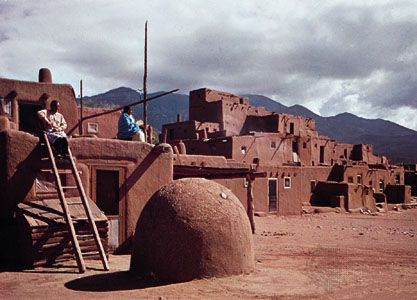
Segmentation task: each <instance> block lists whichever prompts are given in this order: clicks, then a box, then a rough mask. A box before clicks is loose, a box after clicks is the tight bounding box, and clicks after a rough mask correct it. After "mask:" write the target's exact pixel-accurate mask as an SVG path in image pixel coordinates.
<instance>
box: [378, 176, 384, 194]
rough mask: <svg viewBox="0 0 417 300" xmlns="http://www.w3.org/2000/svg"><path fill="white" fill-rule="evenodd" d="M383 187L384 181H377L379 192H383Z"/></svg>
mask: <svg viewBox="0 0 417 300" xmlns="http://www.w3.org/2000/svg"><path fill="white" fill-rule="evenodd" d="M384 188H385V183H384V181H383V180H382V179H381V180H380V181H379V192H380V193H383V192H384Z"/></svg>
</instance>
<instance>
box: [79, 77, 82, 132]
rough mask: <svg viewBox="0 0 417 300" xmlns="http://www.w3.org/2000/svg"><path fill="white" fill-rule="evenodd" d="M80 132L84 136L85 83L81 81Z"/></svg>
mask: <svg viewBox="0 0 417 300" xmlns="http://www.w3.org/2000/svg"><path fill="white" fill-rule="evenodd" d="M78 132H79V134H80V135H83V81H82V80H80V127H78Z"/></svg>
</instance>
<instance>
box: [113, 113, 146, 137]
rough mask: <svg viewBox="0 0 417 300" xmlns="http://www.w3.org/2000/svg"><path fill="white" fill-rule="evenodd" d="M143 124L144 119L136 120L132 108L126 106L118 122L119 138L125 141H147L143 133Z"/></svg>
mask: <svg viewBox="0 0 417 300" xmlns="http://www.w3.org/2000/svg"><path fill="white" fill-rule="evenodd" d="M141 126H143V121H142V120H139V121H138V122H135V119H134V118H133V116H132V108H131V107H130V106H125V107H124V108H123V112H122V114H121V115H120V118H119V122H118V130H117V138H118V139H119V140H125V141H141V142H144V141H145V134H144V133H143V131H142V129H141Z"/></svg>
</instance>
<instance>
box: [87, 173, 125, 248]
mask: <svg viewBox="0 0 417 300" xmlns="http://www.w3.org/2000/svg"><path fill="white" fill-rule="evenodd" d="M92 175H93V176H92V178H91V179H92V194H93V197H92V198H93V200H94V201H95V203H96V205H97V207H98V208H99V209H100V210H102V211H103V212H104V214H105V215H106V217H107V219H108V222H109V231H108V245H109V249H112V250H114V249H116V248H117V247H119V246H120V245H121V244H122V243H123V242H124V241H125V239H126V237H125V220H124V215H125V213H124V211H125V200H124V198H123V197H121V192H120V187H121V185H122V183H123V180H124V169H120V168H116V167H105V166H97V167H94V168H93V170H92Z"/></svg>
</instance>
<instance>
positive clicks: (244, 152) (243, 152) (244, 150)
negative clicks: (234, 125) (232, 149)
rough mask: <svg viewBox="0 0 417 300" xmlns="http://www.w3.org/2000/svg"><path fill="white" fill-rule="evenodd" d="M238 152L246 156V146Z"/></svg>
mask: <svg viewBox="0 0 417 300" xmlns="http://www.w3.org/2000/svg"><path fill="white" fill-rule="evenodd" d="M240 152H242V154H246V152H247V148H246V146H242V147H240Z"/></svg>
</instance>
